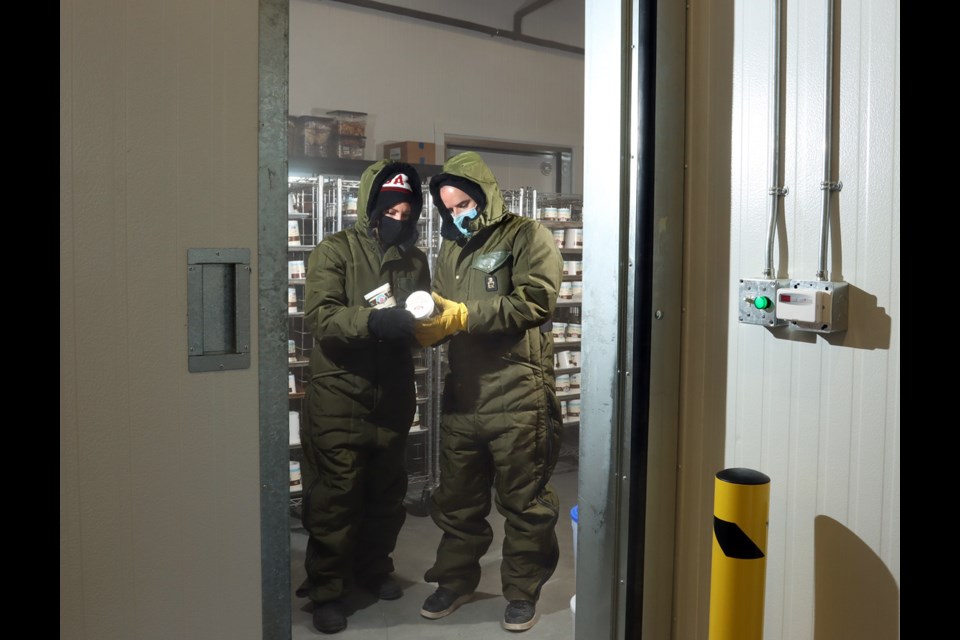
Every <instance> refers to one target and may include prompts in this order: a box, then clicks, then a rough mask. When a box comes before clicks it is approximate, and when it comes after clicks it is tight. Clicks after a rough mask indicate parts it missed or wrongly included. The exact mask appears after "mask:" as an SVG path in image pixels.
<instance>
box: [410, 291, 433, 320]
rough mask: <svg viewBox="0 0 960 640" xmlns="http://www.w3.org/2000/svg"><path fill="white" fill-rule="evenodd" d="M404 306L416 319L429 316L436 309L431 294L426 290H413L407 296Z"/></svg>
mask: <svg viewBox="0 0 960 640" xmlns="http://www.w3.org/2000/svg"><path fill="white" fill-rule="evenodd" d="M406 307H407V311H409V312H410V313H412V314H413V317H414V318H416V319H417V320H424V319H426V318H429V317H430V316H432V315H433V314H434V312H435V311H436V305H435V304H434V303H433V296H431V295H430V293H429V292H427V291H414V292H413V293H411V294H410V295H409V296H407V304H406Z"/></svg>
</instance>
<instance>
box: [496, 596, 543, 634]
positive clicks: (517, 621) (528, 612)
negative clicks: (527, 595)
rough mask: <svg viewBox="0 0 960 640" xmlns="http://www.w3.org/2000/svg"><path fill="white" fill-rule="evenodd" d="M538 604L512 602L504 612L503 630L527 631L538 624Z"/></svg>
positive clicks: (527, 601) (525, 601) (526, 601)
mask: <svg viewBox="0 0 960 640" xmlns="http://www.w3.org/2000/svg"><path fill="white" fill-rule="evenodd" d="M537 619H538V616H537V604H536V603H535V602H530V601H529V600H511V601H510V602H509V603H508V604H507V608H506V609H505V610H504V612H503V623H502V624H503V628H504V629H506V630H507V631H526V630H527V629H529V628H530V627H532V626H533V625H535V624H537Z"/></svg>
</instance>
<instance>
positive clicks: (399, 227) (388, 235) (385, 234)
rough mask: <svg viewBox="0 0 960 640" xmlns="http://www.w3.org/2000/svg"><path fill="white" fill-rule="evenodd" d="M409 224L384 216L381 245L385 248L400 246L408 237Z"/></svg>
mask: <svg viewBox="0 0 960 640" xmlns="http://www.w3.org/2000/svg"><path fill="white" fill-rule="evenodd" d="M406 230H407V223H406V222H401V221H400V220H394V219H393V218H388V217H387V216H383V217H382V218H380V243H381V244H383V246H385V247H389V246H392V245H395V244H399V243H400V241H401V240H402V239H403V237H404V236H405V235H406V233H405V231H406Z"/></svg>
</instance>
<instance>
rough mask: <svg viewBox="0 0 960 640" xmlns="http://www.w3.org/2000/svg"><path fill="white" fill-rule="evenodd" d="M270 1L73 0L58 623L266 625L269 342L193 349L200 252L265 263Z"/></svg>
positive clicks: (95, 633)
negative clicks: (241, 253) (192, 275)
mask: <svg viewBox="0 0 960 640" xmlns="http://www.w3.org/2000/svg"><path fill="white" fill-rule="evenodd" d="M257 11H258V9H257V2H256V0H245V1H242V2H231V3H223V2H207V1H200V2H198V1H195V0H189V1H179V2H176V1H171V0H163V1H161V2H104V1H96V0H93V1H89V2H83V3H81V2H73V1H70V0H62V1H61V3H60V637H61V638H71V639H73V638H76V639H86V640H121V639H122V640H130V639H136V640H148V639H150V638H156V639H157V640H169V639H171V638H197V639H203V640H210V639H215V638H224V639H226V638H229V639H230V640H236V639H239V638H259V637H261V624H260V564H259V557H260V549H259V540H260V513H259V498H258V492H259V489H258V478H259V467H258V464H259V463H258V446H259V441H258V415H257V412H258V406H257V369H256V366H257V364H256V362H257V360H256V354H254V358H253V365H252V367H251V368H249V369H245V370H238V371H227V372H220V373H188V372H187V355H186V354H187V351H186V335H187V308H186V301H187V293H186V281H187V278H186V260H187V250H188V249H189V248H199V247H249V248H250V249H251V254H252V256H253V259H254V264H253V271H254V273H256V254H257V251H256V247H257V223H256V221H257V118H258V116H257V41H258V37H257V24H258V23H257V20H258V18H257ZM255 282H256V278H255V277H254V278H253V288H254V290H255V286H256V285H255ZM252 302H253V304H252V307H251V308H252V309H253V310H254V314H253V324H252V327H251V331H252V336H253V337H254V338H255V337H256V335H257V324H256V312H255V310H256V304H255V301H252ZM254 344H255V342H254Z"/></svg>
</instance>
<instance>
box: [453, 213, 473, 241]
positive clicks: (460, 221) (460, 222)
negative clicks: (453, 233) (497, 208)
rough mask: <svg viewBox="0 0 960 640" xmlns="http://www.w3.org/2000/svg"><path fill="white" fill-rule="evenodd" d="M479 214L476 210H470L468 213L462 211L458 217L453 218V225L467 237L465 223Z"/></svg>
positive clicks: (467, 232)
mask: <svg viewBox="0 0 960 640" xmlns="http://www.w3.org/2000/svg"><path fill="white" fill-rule="evenodd" d="M478 215H480V212H479V211H477V210H476V208H473V209H470V211H464V212H463V213H461V214H460V215H459V216H454V217H453V224H455V225H457V229H460V233H462V234H463V235H465V236H469V235H470V232H469V231H468V230H467V222H469V221H470V220H473V219H474V218H476V217H477V216H478Z"/></svg>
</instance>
